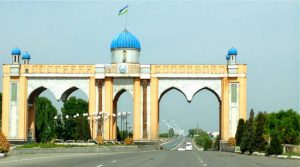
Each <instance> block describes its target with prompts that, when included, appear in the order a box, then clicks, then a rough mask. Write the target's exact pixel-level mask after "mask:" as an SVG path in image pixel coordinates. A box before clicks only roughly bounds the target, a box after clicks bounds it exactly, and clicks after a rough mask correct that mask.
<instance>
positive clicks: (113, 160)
mask: <svg viewBox="0 0 300 167" xmlns="http://www.w3.org/2000/svg"><path fill="white" fill-rule="evenodd" d="M135 166H139V167H207V166H209V167H210V166H211V167H218V166H220V167H241V166H242V167H298V166H299V167H300V161H299V160H290V159H277V158H272V157H259V156H248V155H240V154H234V153H225V152H218V151H198V150H196V149H193V151H180V152H179V151H176V150H174V151H148V152H132V153H82V154H80V153H77V154H76V153H60V154H58V153H53V154H22V155H12V156H9V157H7V158H2V159H0V167H135Z"/></svg>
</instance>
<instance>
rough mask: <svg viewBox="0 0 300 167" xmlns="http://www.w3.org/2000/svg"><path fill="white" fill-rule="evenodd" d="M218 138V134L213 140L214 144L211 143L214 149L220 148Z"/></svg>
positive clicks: (219, 138)
mask: <svg viewBox="0 0 300 167" xmlns="http://www.w3.org/2000/svg"><path fill="white" fill-rule="evenodd" d="M220 140H221V137H220V135H218V136H217V138H216V140H215V142H214V145H213V149H214V150H219V149H220Z"/></svg>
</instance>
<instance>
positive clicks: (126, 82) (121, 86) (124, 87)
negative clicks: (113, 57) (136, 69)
mask: <svg viewBox="0 0 300 167" xmlns="http://www.w3.org/2000/svg"><path fill="white" fill-rule="evenodd" d="M113 82H114V88H113V99H115V97H116V95H117V94H118V93H119V92H120V91H128V92H129V93H130V94H131V96H132V97H133V84H134V80H133V79H131V78H115V79H114V81H113Z"/></svg>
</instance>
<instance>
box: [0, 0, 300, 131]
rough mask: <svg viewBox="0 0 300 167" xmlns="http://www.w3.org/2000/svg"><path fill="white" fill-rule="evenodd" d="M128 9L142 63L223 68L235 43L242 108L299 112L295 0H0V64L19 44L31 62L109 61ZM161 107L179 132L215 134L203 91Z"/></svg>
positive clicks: (169, 97) (167, 99)
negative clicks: (244, 87) (243, 74)
mask: <svg viewBox="0 0 300 167" xmlns="http://www.w3.org/2000/svg"><path fill="white" fill-rule="evenodd" d="M127 4H129V13H128V23H127V28H128V30H129V31H130V32H132V33H133V34H134V35H135V36H136V37H137V38H138V39H139V40H140V42H141V46H142V51H141V59H140V62H141V64H225V63H226V60H225V56H226V53H227V50H228V49H230V48H231V47H232V46H234V47H236V48H237V50H238V57H237V61H238V63H241V64H247V66H248V73H247V81H248V82H247V84H248V95H247V98H248V103H247V107H248V111H249V110H250V109H251V108H254V110H255V111H256V112H258V111H268V112H271V111H278V110H280V109H289V108H293V109H295V110H298V111H299V93H300V89H299V35H300V34H299V28H300V27H299V19H300V18H299V15H300V11H299V2H298V1H262V2H260V1H182V2H181V1H163V2H158V1H114V2H110V1H89V2H85V1H76V2H72V1H64V2H51V1H47V2H44V1H38V2H35V1H17V2H8V1H7V2H6V1H0V23H1V27H0V44H1V45H0V62H1V63H2V64H7V63H10V62H11V56H10V50H11V49H12V48H13V47H15V46H18V47H19V48H20V49H22V51H28V52H29V53H30V54H31V57H32V60H31V63H34V64H97V63H99V64H100V63H110V50H109V46H110V42H111V40H112V39H113V38H114V37H115V36H116V35H118V33H120V32H121V31H122V30H123V29H124V17H123V16H118V15H117V14H118V11H119V9H121V8H122V7H124V6H125V5H127ZM1 68H2V67H1ZM0 82H1V83H0V84H1V85H2V81H0ZM46 94H47V93H46ZM78 94H79V96H80V93H78ZM50 96H51V95H50ZM128 99H131V97H130V95H129V94H124V95H122V96H121V98H120V102H119V105H120V107H118V108H124V110H132V105H128V104H132V100H128ZM174 102H176V103H174ZM160 106H161V115H160V116H161V119H165V120H173V119H175V120H176V122H177V124H178V125H180V126H182V127H183V128H185V129H187V128H190V127H195V126H196V125H197V124H199V127H202V128H203V129H206V130H211V131H215V130H218V113H217V112H218V104H217V100H216V97H214V95H213V94H212V93H210V92H205V91H204V92H200V93H198V94H197V96H196V97H195V99H194V100H193V102H192V103H191V104H188V103H186V100H185V99H184V96H183V95H182V94H180V93H179V92H176V91H170V92H169V93H167V94H166V95H165V96H164V97H163V99H162V101H161V104H160ZM127 107H128V108H127ZM161 128H162V129H164V128H165V126H163V125H161Z"/></svg>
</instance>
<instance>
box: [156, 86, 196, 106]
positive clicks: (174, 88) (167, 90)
mask: <svg viewBox="0 0 300 167" xmlns="http://www.w3.org/2000/svg"><path fill="white" fill-rule="evenodd" d="M170 90H177V91H178V92H180V93H181V94H183V95H184V97H185V99H186V100H187V101H188V102H190V101H189V100H188V98H187V96H186V94H185V93H184V92H183V91H182V90H181V89H179V88H177V87H175V86H172V87H170V88H167V89H165V90H164V91H163V92H162V93H161V94H160V96H159V97H158V102H160V100H161V98H162V97H163V96H164V95H165V94H166V93H167V92H169V91H170Z"/></svg>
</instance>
